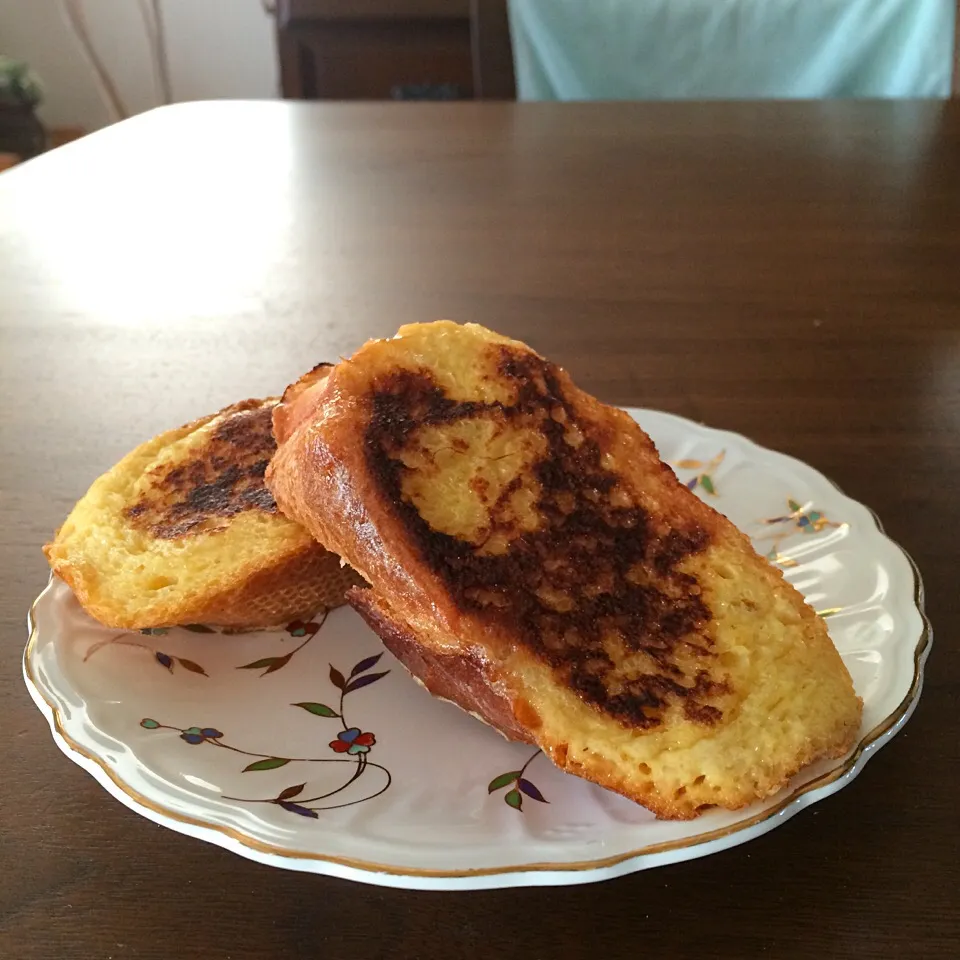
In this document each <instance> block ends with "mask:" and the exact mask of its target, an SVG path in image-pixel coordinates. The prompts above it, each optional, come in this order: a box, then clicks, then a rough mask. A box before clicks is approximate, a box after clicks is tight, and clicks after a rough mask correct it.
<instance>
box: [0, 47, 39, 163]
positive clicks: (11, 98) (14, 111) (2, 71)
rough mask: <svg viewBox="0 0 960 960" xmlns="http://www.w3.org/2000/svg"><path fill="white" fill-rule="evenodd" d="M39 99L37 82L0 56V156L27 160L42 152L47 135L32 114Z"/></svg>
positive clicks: (27, 69) (23, 68) (14, 62)
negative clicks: (7, 155) (9, 154)
mask: <svg viewBox="0 0 960 960" xmlns="http://www.w3.org/2000/svg"><path fill="white" fill-rule="evenodd" d="M42 99H43V88H42V86H41V84H40V79H39V78H38V77H37V75H36V74H35V73H34V72H33V71H32V70H31V69H30V67H29V66H28V65H27V64H26V63H24V62H23V61H22V60H14V59H13V58H12V57H5V56H3V55H2V54H0V152H7V153H15V154H18V155H19V156H20V157H22V158H24V159H27V158H28V157H33V156H36V155H37V154H38V153H42V152H43V151H44V150H45V149H46V145H47V134H46V131H45V130H44V129H43V124H42V123H41V122H40V120H39V118H38V117H37V115H36V113H35V109H36V107H37V106H38V104H39V103H40V101H41V100H42Z"/></svg>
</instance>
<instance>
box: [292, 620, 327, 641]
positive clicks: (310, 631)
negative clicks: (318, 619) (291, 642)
mask: <svg viewBox="0 0 960 960" xmlns="http://www.w3.org/2000/svg"><path fill="white" fill-rule="evenodd" d="M319 629H320V624H318V623H314V622H313V621H312V620H311V621H304V620H294V621H293V623H288V624H287V633H289V634H290V636H291V637H312V636H313V635H314V634H315V633H316V632H317V631H318V630H319Z"/></svg>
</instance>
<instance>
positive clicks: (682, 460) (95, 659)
mask: <svg viewBox="0 0 960 960" xmlns="http://www.w3.org/2000/svg"><path fill="white" fill-rule="evenodd" d="M630 412H631V413H632V414H633V415H634V416H635V417H636V419H637V420H638V421H639V422H640V423H641V424H642V425H643V427H644V428H645V429H646V430H647V431H648V432H649V433H650V434H651V435H652V437H653V438H654V440H655V441H656V442H657V445H658V447H659V449H660V452H661V455H662V456H663V457H664V458H665V459H666V460H668V461H670V462H671V463H673V464H674V467H675V469H676V471H677V474H678V476H679V477H680V478H681V479H682V480H683V481H685V482H687V484H688V486H690V487H691V488H693V489H695V490H696V492H697V493H698V494H700V495H701V496H703V497H704V498H705V499H707V500H708V501H709V502H711V503H712V504H714V505H715V506H716V507H717V508H718V509H720V510H721V511H722V512H723V513H725V514H726V515H727V516H729V517H730V519H731V520H733V521H734V522H735V523H736V524H737V525H738V526H739V527H740V528H741V529H742V530H744V531H746V532H747V533H748V535H750V536H751V537H752V538H753V540H754V543H755V544H756V545H757V547H758V548H759V549H760V550H761V552H763V553H765V554H768V555H769V556H770V557H771V559H773V560H774V562H777V563H779V564H780V565H781V566H782V567H783V568H784V573H785V575H786V576H787V577H788V578H789V579H790V580H791V581H792V582H793V583H794V584H795V585H796V586H797V587H798V588H799V589H800V590H801V591H802V592H803V593H804V594H805V596H806V597H807V600H808V601H809V602H810V603H811V604H812V606H813V607H814V608H815V609H816V610H818V611H820V612H821V613H822V615H823V616H824V617H826V618H827V623H828V625H829V628H830V633H831V636H832V637H833V639H834V641H835V643H836V644H837V647H838V648H839V650H840V652H841V654H842V655H843V659H844V661H845V662H846V664H847V666H848V668H849V670H850V672H851V674H852V676H853V680H854V684H855V686H856V688H857V691H858V693H859V694H860V695H861V696H862V697H863V700H864V719H863V728H862V734H861V739H860V741H859V743H858V745H857V746H856V748H855V749H854V750H853V751H852V752H851V754H850V755H848V756H847V757H844V758H842V759H840V760H831V761H827V762H822V763H819V764H817V765H815V766H813V767H811V768H809V769H808V770H806V771H804V772H803V773H802V774H801V775H800V776H798V777H797V778H796V779H795V781H794V782H793V783H791V784H790V785H789V787H787V788H786V789H784V790H783V791H782V792H781V793H780V794H778V795H777V796H775V797H772V798H770V799H769V800H767V801H766V802H763V803H758V804H756V805H754V806H752V807H750V808H748V809H746V810H742V811H739V812H736V813H730V812H724V811H719V810H713V811H709V812H706V813H704V814H703V815H702V816H701V817H700V818H698V819H696V820H693V821H690V822H686V823H672V822H666V821H658V820H656V819H654V817H653V816H652V815H651V814H649V813H647V812H646V811H645V810H643V809H642V808H641V807H638V806H636V805H635V804H633V803H631V802H629V801H628V800H625V799H623V798H622V797H619V796H616V795H614V794H612V793H609V792H607V791H605V790H602V789H600V788H599V787H595V786H593V785H592V784H589V783H586V782H584V781H582V780H579V779H577V778H576V777H572V776H568V775H566V774H563V773H561V772H560V771H558V770H557V769H556V768H554V767H553V766H552V765H551V764H550V763H549V761H548V760H546V759H545V758H544V757H543V756H538V755H536V754H535V752H534V751H533V750H532V749H531V748H530V747H527V746H524V745H519V744H512V743H508V742H507V741H506V740H504V739H503V738H502V737H500V736H499V735H498V734H497V733H496V732H494V731H493V730H491V729H490V728H488V727H486V726H484V725H483V724H482V723H480V722H479V721H477V720H475V719H473V718H472V717H470V716H469V715H467V714H466V713H463V712H461V711H460V710H458V709H457V708H456V707H453V706H451V705H449V704H446V703H442V702H440V701H437V700H434V699H433V698H431V697H430V695H429V694H428V693H427V692H426V691H425V690H424V689H422V688H421V687H420V686H418V685H417V684H416V683H415V682H414V681H413V680H412V679H411V678H410V677H409V676H408V675H407V674H406V673H405V672H404V670H403V668H401V667H400V666H399V665H398V664H397V663H396V661H394V660H393V658H392V657H391V656H390V654H389V653H384V652H383V648H382V647H381V645H380V642H379V640H378V638H377V637H376V636H375V635H374V634H373V633H371V632H370V630H369V629H367V627H366V626H365V625H364V624H363V623H362V622H361V620H360V618H359V617H358V616H357V615H356V614H354V613H353V612H352V611H351V610H349V609H339V610H336V611H334V612H332V613H331V614H330V615H329V616H328V617H327V619H326V621H325V622H321V620H320V618H315V619H314V621H311V622H310V623H308V624H296V625H292V626H291V628H289V629H288V630H286V631H282V632H273V633H260V634H251V635H246V636H234V637H228V636H220V635H217V634H204V633H197V632H193V631H190V630H185V629H172V630H170V631H168V632H164V633H155V634H152V635H149V634H140V633H118V632H117V631H115V630H109V629H106V628H104V627H101V626H99V625H98V624H96V623H95V622H94V621H92V620H91V619H90V618H89V617H87V616H86V615H85V614H84V613H83V611H82V610H81V609H80V607H79V605H78V604H77V602H76V600H75V599H74V598H73V595H72V594H71V592H70V590H69V589H68V588H67V587H66V586H65V585H64V584H63V583H61V582H59V581H57V580H54V581H52V582H51V583H50V585H49V586H48V587H47V589H46V590H45V591H44V592H43V593H42V594H41V596H40V597H39V598H38V600H37V602H36V604H35V605H34V609H33V611H32V614H31V636H30V640H29V642H28V644H27V649H26V653H25V656H24V674H25V677H26V681H27V686H28V687H29V689H30V692H31V694H32V695H33V698H34V700H35V701H36V702H37V705H38V706H39V707H40V709H41V710H42V711H43V712H44V714H45V715H46V716H47V718H48V720H49V721H50V724H51V728H52V730H53V734H54V739H55V740H56V742H57V744H58V745H59V746H60V747H61V749H62V750H63V751H64V752H65V753H66V754H67V755H68V756H69V757H70V758H71V759H73V760H74V761H75V762H76V763H78V764H80V766H82V767H83V768H84V769H86V770H88V771H89V772H90V773H91V774H93V776H94V777H96V779H97V780H98V781H99V782H100V783H101V784H103V786H104V787H106V789H107V790H108V791H109V792H110V793H111V794H113V795H114V796H115V797H116V798H117V799H119V800H120V801H122V802H123V803H125V804H126V805H127V806H128V807H130V808H131V809H133V810H136V811H137V812H138V813H141V814H143V815H144V816H145V817H148V818H149V819H150V820H153V821H155V822H157V823H160V824H163V825H165V826H168V827H170V828H172V829H174V830H177V831H179V832H181V833H186V834H188V835H190V836H194V837H199V838H201V839H204V840H209V841H212V842H213V843H217V844H220V845H221V846H223V847H226V848H228V849H231V850H235V851H236V852H238V853H241V854H243V855H244V856H247V857H250V858H252V859H254V860H258V861H260V862H262V863H267V864H272V865H275V866H282V867H287V868H291V869H295V870H305V871H310V872H314V873H323V874H330V875H333V876H338V877H346V878H349V879H353V880H364V881H367V882H370V883H377V884H383V885H386V886H397V887H408V888H422V889H472V888H488V887H506V886H514V885H524V884H568V883H582V882H585V881H588V880H601V879H605V878H608V877H613V876H617V875H619V874H624V873H630V872H632V871H635V870H642V869H646V868H648V867H653V866H657V865H660V864H665V863H672V862H674V861H677V860H686V859H690V858H693V857H699V856H704V855H705V854H708V853H712V852H714V851H717V850H722V849H724V848H726V847H730V846H734V845H736V844H739V843H743V842H744V841H746V840H750V839H752V838H754V837H757V836H759V835H760V834H762V833H765V832H766V831H767V830H770V829H772V828H773V827H775V826H777V825H778V824H779V823H782V822H784V821H785V820H786V819H787V818H789V817H791V816H793V814H795V813H797V812H798V811H799V810H801V809H803V808H804V807H806V806H808V805H809V804H811V803H814V802H815V801H817V800H821V799H823V798H824V797H826V796H828V795H829V794H831V793H833V792H834V791H836V790H838V789H840V788H841V787H843V786H845V785H846V784H848V783H849V782H850V781H851V780H852V779H853V778H854V777H855V776H856V774H857V773H858V772H859V770H860V769H861V768H862V767H863V765H864V763H865V762H866V760H867V759H868V758H869V757H870V756H872V754H873V753H874V752H875V751H876V750H877V748H878V747H879V746H880V745H882V744H883V743H885V742H886V741H887V740H888V739H889V738H890V737H892V736H893V735H894V734H895V733H896V732H897V730H899V729H900V727H901V726H902V725H903V723H904V722H905V721H906V719H907V718H908V717H909V715H910V713H911V712H912V710H913V708H914V706H915V704H916V701H917V698H918V697H919V694H920V686H921V680H922V670H923V662H924V659H925V656H926V653H927V650H928V648H929V645H930V631H929V626H928V624H927V621H926V619H925V617H924V614H923V611H922V596H921V587H920V580H919V576H918V575H917V572H916V570H915V568H914V567H913V565H912V563H911V561H910V560H909V559H908V557H907V556H906V555H905V554H904V553H903V551H902V550H901V549H900V548H899V547H898V546H897V545H896V544H894V543H893V542H892V541H890V540H889V539H888V538H887V537H886V536H885V535H884V534H883V533H882V532H881V530H880V529H879V527H878V524H877V522H876V521H875V519H874V517H873V516H872V514H871V513H870V511H869V510H867V509H866V508H865V507H863V506H861V505H860V504H859V503H856V502H855V501H853V500H851V499H850V498H848V497H846V496H844V495H843V494H842V493H840V491H839V490H838V489H837V488H836V487H835V486H834V485H833V484H832V483H831V482H830V481H829V480H827V479H826V478H825V477H823V476H822V475H821V474H819V473H818V472H817V471H815V470H813V469H812V468H810V467H808V466H806V465H805V464H803V463H800V462H799V461H797V460H794V459H792V458H790V457H787V456H784V455H782V454H779V453H773V452H771V451H769V450H765V449H762V448H761V447H758V446H757V445H756V444H754V443H752V442H751V441H749V440H747V439H745V438H744V437H741V436H738V435H735V434H732V433H726V432H722V431H719V430H713V429H709V428H707V427H703V426H700V425H698V424H694V423H691V422H689V421H687V420H683V419H681V418H679V417H675V416H671V415H668V414H664V413H658V412H655V411H648V410H631V411H630ZM341 696H342V699H341ZM521 770H522V771H523V772H522V776H521V775H520V774H519V771H521ZM518 788H519V789H518ZM541 800H545V801H548V802H541Z"/></svg>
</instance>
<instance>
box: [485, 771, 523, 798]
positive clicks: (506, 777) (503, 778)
mask: <svg viewBox="0 0 960 960" xmlns="http://www.w3.org/2000/svg"><path fill="white" fill-rule="evenodd" d="M519 776H520V771H519V770H511V771H510V773H501V774H500V776H499V777H494V778H493V779H492V780H491V781H490V783H489V785H488V786H487V793H493V791H494V790H500V789H502V788H503V787H505V786H506V785H507V784H508V783H513V781H514V780H516V779H517V777H519Z"/></svg>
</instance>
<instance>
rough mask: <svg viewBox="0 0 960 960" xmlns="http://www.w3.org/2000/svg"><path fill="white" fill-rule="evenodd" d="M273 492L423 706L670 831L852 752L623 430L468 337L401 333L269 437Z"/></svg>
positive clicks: (569, 386) (364, 354)
mask: <svg viewBox="0 0 960 960" xmlns="http://www.w3.org/2000/svg"><path fill="white" fill-rule="evenodd" d="M274 419H275V432H276V436H277V441H278V445H279V446H278V451H277V454H276V456H275V457H274V459H273V461H272V462H271V465H270V467H269V469H268V471H267V485H268V487H269V488H270V489H271V490H272V491H273V494H274V496H275V497H276V499H277V501H278V503H279V504H280V506H281V508H282V509H283V511H284V513H286V514H287V515H288V516H290V517H292V518H294V519H295V520H297V521H298V522H299V523H301V524H303V525H304V526H305V527H306V528H307V529H308V530H310V532H311V533H312V534H313V535H314V536H315V537H316V538H317V539H318V540H319V541H320V542H321V543H323V544H325V545H326V546H327V547H328V548H329V549H331V550H333V551H335V552H336V553H338V554H340V555H342V556H343V557H344V558H345V559H346V560H347V561H348V562H349V563H350V564H351V566H353V567H354V568H355V569H356V570H357V571H358V572H359V573H360V574H362V575H363V577H364V578H365V579H366V580H367V581H368V583H369V584H370V586H369V588H368V589H354V590H352V591H351V592H350V594H349V599H350V602H351V603H352V604H353V605H354V607H356V609H357V610H358V611H359V612H360V613H361V614H362V615H363V616H364V617H365V619H366V620H367V622H368V623H369V624H370V625H371V627H372V628H373V629H374V630H375V631H376V632H377V633H378V634H379V635H380V636H381V637H382V638H383V641H384V643H385V645H386V646H387V647H388V648H389V649H390V650H391V651H392V652H393V653H394V654H395V655H396V656H397V657H398V659H400V660H401V662H403V663H404V664H405V665H406V666H407V668H408V669H409V670H410V671H411V672H412V673H413V674H414V675H416V676H417V677H419V679H421V680H422V681H423V683H424V684H425V685H426V686H427V687H428V689H430V690H431V691H432V692H434V693H435V694H436V695H438V696H441V697H444V698H446V699H449V700H452V701H454V702H456V703H457V704H459V705H460V706H461V707H463V708H464V709H466V710H468V711H470V712H472V713H474V714H476V715H478V716H479V717H481V718H482V719H484V720H486V721H487V722H488V723H490V724H492V725H493V726H495V727H497V728H498V729H499V730H501V731H502V732H503V733H504V734H505V735H507V736H508V737H510V738H512V739H516V740H522V741H528V742H530V743H533V744H536V745H537V746H539V747H540V748H542V749H543V751H544V752H545V753H546V754H547V755H548V756H549V757H550V758H551V759H552V760H553V761H554V763H556V764H557V765H558V766H559V767H561V768H562V769H564V770H566V771H569V772H570V773H574V774H578V775H580V776H582V777H585V778H587V779H589V780H592V781H594V782H596V783H598V784H601V785H603V786H605V787H608V788H610V789H612V790H615V791H618V792H619V793H622V794H624V795H626V796H628V797H631V798H632V799H634V800H635V801H637V802H639V803H641V804H643V805H644V806H646V807H648V808H649V809H650V810H652V811H654V812H655V813H656V814H657V815H658V816H660V817H664V818H676V819H687V818H691V817H694V816H696V815H697V814H698V813H699V812H700V811H701V810H703V809H704V808H706V807H709V806H714V805H717V806H721V807H726V808H730V809H736V808H739V807H742V806H744V805H746V804H749V803H750V802H752V801H753V800H755V799H758V798H762V797H765V796H768V795H770V794H772V793H774V792H776V791H777V790H779V789H780V788H781V787H782V786H784V784H785V783H786V782H787V780H788V779H789V778H790V777H791V776H792V775H793V774H795V773H797V772H798V771H799V770H800V769H801V768H802V767H804V766H805V765H807V764H809V763H810V762H812V761H814V760H816V759H818V758H821V757H832V756H838V755H842V754H843V753H845V752H846V751H847V750H848V749H850V747H851V746H852V744H853V742H854V740H855V737H856V734H857V731H858V728H859V724H860V716H861V706H862V705H861V702H860V700H859V699H858V697H857V695H856V694H855V692H854V689H853V685H852V682H851V679H850V676H849V674H848V672H847V670H846V668H845V667H844V665H843V663H842V661H841V659H840V656H839V654H838V653H837V650H836V648H835V647H834V646H833V643H832V642H831V640H830V637H829V635H828V633H827V630H826V627H825V625H824V623H823V621H822V620H821V619H820V618H819V617H817V615H816V614H815V613H814V612H813V610H812V609H810V607H808V606H807V604H806V603H805V602H804V600H803V598H802V597H801V595H800V594H799V593H798V592H797V591H796V590H795V589H794V588H793V587H792V586H790V585H789V584H788V583H787V582H786V581H785V580H784V579H783V577H782V575H781V574H780V572H779V571H778V570H776V569H775V568H774V567H773V566H771V565H770V564H769V563H768V562H767V561H766V560H764V559H763V558H761V557H760V556H759V555H758V554H757V553H756V551H754V549H753V547H752V546H751V544H750V542H749V541H748V540H747V538H746V537H744V536H743V534H741V533H740V532H739V531H738V530H737V529H736V528H735V527H734V526H733V524H732V523H730V522H729V521H728V520H727V519H726V518H725V517H723V516H721V515H720V514H719V513H717V512H716V511H714V510H713V509H711V508H710V507H709V506H707V505H706V504H704V503H703V502H702V501H700V500H699V499H698V498H697V497H696V496H695V495H694V494H693V493H692V492H690V491H689V490H687V488H686V487H684V486H683V485H682V484H681V483H680V482H679V481H678V480H677V478H676V477H675V476H674V474H673V472H672V471H671V469H670V468H669V467H668V466H667V465H666V464H664V463H663V462H662V461H661V460H660V458H659V456H658V454H657V451H656V448H655V446H654V444H653V442H652V441H651V440H650V439H649V437H648V436H647V435H646V434H645V433H644V432H643V431H642V430H641V429H640V427H639V426H637V424H636V423H635V422H634V421H633V420H632V419H631V418H630V417H629V416H628V415H627V414H626V413H624V412H622V411H620V410H617V409H614V408H612V407H609V406H606V405H604V404H602V403H600V402H599V401H597V400H596V399H594V398H593V397H591V396H589V395H588V394H586V393H584V392H583V391H582V390H579V389H578V388H577V387H576V386H575V385H574V383H573V382H572V381H571V379H570V377H569V376H568V375H567V374H566V373H565V372H564V371H563V370H562V369H560V368H558V367H556V366H555V365H553V364H551V363H549V362H548V361H546V360H544V359H543V358H542V357H540V356H539V355H538V354H536V353H535V352H534V351H533V350H531V349H530V348H529V347H527V346H525V345H524V344H522V343H519V342H517V341H513V340H509V339H507V338H505V337H502V336H499V335H497V334H495V333H492V332H491V331H488V330H486V329H484V328H482V327H478V326H474V325H466V326H459V325H457V324H453V323H450V322H446V321H441V322H438V323H432V324H416V325H411V326H406V327H402V328H401V329H400V331H399V333H398V334H397V336H396V337H395V338H393V339H390V340H379V341H371V342H369V343H367V344H366V345H365V346H363V347H362V348H361V349H360V350H359V351H358V352H357V353H356V354H354V355H353V356H352V357H351V358H350V359H349V360H344V361H341V362H340V363H339V364H338V365H337V366H336V367H335V368H334V369H333V371H332V372H331V373H330V375H329V377H327V378H326V379H325V380H324V381H323V382H320V383H313V384H311V385H309V386H308V387H307V388H306V389H304V390H302V391H300V392H299V393H298V395H297V396H296V397H293V398H291V402H290V403H289V404H283V405H281V407H280V408H278V410H277V412H276V413H275V415H274Z"/></svg>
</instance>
